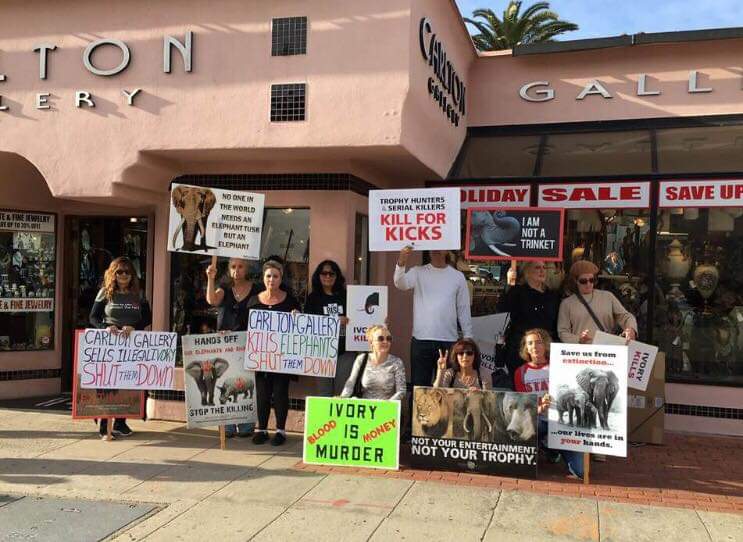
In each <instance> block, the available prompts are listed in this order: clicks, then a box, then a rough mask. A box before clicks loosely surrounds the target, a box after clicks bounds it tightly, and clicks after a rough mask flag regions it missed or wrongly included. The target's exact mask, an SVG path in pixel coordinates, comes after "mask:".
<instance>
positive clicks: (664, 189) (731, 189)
mask: <svg viewBox="0 0 743 542" xmlns="http://www.w3.org/2000/svg"><path fill="white" fill-rule="evenodd" d="M658 205H659V206H660V207H740V206H743V180H740V179H735V180H725V181H701V180H700V181H696V180H695V181H663V182H661V183H660V192H659V194H658Z"/></svg>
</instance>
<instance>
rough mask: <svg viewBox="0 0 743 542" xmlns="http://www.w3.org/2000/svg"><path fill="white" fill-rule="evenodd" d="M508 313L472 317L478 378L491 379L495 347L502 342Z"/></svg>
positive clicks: (488, 380)
mask: <svg viewBox="0 0 743 542" xmlns="http://www.w3.org/2000/svg"><path fill="white" fill-rule="evenodd" d="M509 316H510V313H508V312H500V313H497V314H489V315H487V316H476V317H474V318H472V335H473V337H472V339H473V340H474V341H475V343H476V344H477V347H478V348H479V349H480V378H481V379H482V380H483V382H492V381H493V371H494V370H495V347H496V345H497V344H502V341H503V340H504V339H503V336H504V335H505V333H506V326H507V325H508V318H509Z"/></svg>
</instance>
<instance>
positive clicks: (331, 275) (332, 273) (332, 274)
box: [320, 271, 335, 277]
mask: <svg viewBox="0 0 743 542" xmlns="http://www.w3.org/2000/svg"><path fill="white" fill-rule="evenodd" d="M320 275H322V276H323V277H334V276H335V273H334V272H333V271H323V272H322V273H320Z"/></svg>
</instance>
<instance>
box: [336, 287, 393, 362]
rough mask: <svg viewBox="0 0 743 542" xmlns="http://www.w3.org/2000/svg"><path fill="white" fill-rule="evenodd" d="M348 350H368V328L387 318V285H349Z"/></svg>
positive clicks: (382, 322)
mask: <svg viewBox="0 0 743 542" xmlns="http://www.w3.org/2000/svg"><path fill="white" fill-rule="evenodd" d="M346 292H347V299H348V303H347V304H348V311H347V316H348V325H347V326H346V350H348V351H349V352H368V351H369V342H368V341H367V340H366V330H367V329H368V328H369V327H370V326H373V325H376V324H384V321H385V319H386V318H387V286H348V289H347V290H346Z"/></svg>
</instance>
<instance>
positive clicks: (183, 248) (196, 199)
mask: <svg viewBox="0 0 743 542" xmlns="http://www.w3.org/2000/svg"><path fill="white" fill-rule="evenodd" d="M170 196H171V197H170V224H169V227H168V250H169V251H171V252H187V253H203V254H207V255H210V256H224V257H228V258H243V259H249V260H257V259H258V258H259V257H260V250H261V232H262V229H263V206H264V203H265V196H264V195H263V194H256V193H252V192H243V191H241V190H220V189H218V188H207V187H204V186H190V185H186V184H176V183H174V184H173V186H172V188H171V194H170Z"/></svg>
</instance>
